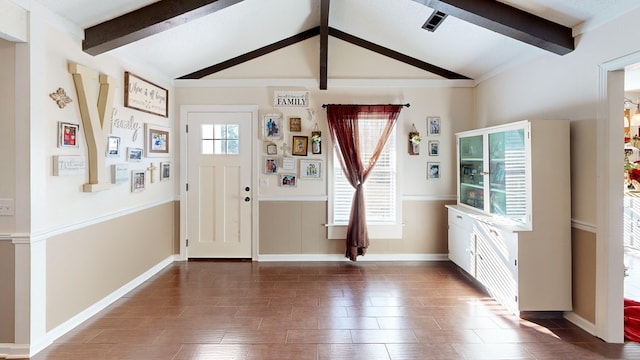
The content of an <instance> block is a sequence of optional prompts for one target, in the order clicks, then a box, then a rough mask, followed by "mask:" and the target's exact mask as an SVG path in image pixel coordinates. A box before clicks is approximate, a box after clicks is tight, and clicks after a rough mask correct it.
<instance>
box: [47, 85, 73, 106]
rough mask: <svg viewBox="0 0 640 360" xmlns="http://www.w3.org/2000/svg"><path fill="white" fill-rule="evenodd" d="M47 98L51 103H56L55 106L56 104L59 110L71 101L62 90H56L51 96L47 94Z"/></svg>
mask: <svg viewBox="0 0 640 360" xmlns="http://www.w3.org/2000/svg"><path fill="white" fill-rule="evenodd" d="M49 96H50V97H51V98H52V99H53V101H55V102H56V104H58V107H59V108H60V109H62V108H64V107H65V106H66V105H67V104H68V103H70V102H71V101H73V100H71V98H70V97H68V96H67V93H66V92H65V91H64V89H63V88H58V90H56V91H55V92H52V93H51V94H49Z"/></svg>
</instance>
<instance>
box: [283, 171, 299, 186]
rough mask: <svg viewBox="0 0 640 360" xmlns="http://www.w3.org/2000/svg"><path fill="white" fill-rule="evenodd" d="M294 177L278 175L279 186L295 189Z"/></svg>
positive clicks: (291, 175)
mask: <svg viewBox="0 0 640 360" xmlns="http://www.w3.org/2000/svg"><path fill="white" fill-rule="evenodd" d="M296 182H297V179H296V175H295V174H280V186H282V187H291V188H294V187H296Z"/></svg>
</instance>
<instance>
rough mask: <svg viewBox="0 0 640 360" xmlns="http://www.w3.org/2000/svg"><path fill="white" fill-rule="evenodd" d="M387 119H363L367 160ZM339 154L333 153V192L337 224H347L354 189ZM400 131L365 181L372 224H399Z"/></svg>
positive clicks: (393, 134)
mask: <svg viewBox="0 0 640 360" xmlns="http://www.w3.org/2000/svg"><path fill="white" fill-rule="evenodd" d="M384 123H385V122H384V121H379V120H377V121H376V120H360V121H359V130H360V145H361V153H362V154H363V159H369V158H370V156H371V154H372V153H373V151H374V149H375V146H376V144H377V142H378V138H379V135H378V134H380V131H379V130H378V129H377V128H378V127H379V126H382V125H384ZM337 156H338V154H337V153H336V151H334V154H333V189H332V191H331V201H332V204H331V205H332V206H331V207H332V214H330V218H331V220H332V224H333V225H347V224H348V223H349V214H350V212H351V201H352V199H353V193H354V189H353V187H351V185H350V184H349V182H348V181H347V179H346V178H345V177H344V174H343V172H342V168H341V166H340V160H339V159H338V158H337ZM396 170H397V162H396V131H395V128H394V130H393V131H392V132H391V135H390V136H389V139H388V140H387V143H386V145H385V147H384V150H383V151H382V154H380V157H379V158H378V161H377V163H376V165H375V167H374V168H373V170H372V171H371V173H370V174H369V177H368V178H367V181H366V182H365V184H364V195H365V206H366V209H367V223H368V224H370V225H395V224H397V222H398V221H397V219H398V214H397V206H398V205H397V187H396V186H397V185H396Z"/></svg>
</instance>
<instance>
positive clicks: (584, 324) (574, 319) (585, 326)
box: [564, 311, 596, 336]
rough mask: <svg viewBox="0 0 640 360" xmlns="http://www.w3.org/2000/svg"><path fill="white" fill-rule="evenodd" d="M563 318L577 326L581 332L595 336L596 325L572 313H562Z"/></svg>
mask: <svg viewBox="0 0 640 360" xmlns="http://www.w3.org/2000/svg"><path fill="white" fill-rule="evenodd" d="M564 318H565V319H567V320H568V321H569V322H571V323H573V324H574V325H576V326H578V327H579V328H581V329H582V330H584V331H586V332H588V333H589V334H591V335H593V336H595V334H596V325H595V324H594V323H592V322H590V321H588V320H586V319H585V318H583V317H582V316H580V315H578V314H576V313H574V312H573V311H567V312H565V313H564Z"/></svg>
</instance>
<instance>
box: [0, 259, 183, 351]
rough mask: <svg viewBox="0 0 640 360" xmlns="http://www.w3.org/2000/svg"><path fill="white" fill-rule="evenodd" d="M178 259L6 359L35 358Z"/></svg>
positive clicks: (160, 265)
mask: <svg viewBox="0 0 640 360" xmlns="http://www.w3.org/2000/svg"><path fill="white" fill-rule="evenodd" d="M177 258H178V255H171V256H169V257H167V258H166V259H164V260H162V261H160V262H159V263H158V264H156V265H155V266H153V267H152V268H150V269H149V270H147V271H145V272H144V273H142V274H140V275H139V276H138V277H136V278H135V279H133V280H131V281H130V282H128V283H127V284H125V285H123V286H122V287H120V288H119V289H117V290H116V291H114V292H112V293H111V294H109V295H107V296H106V297H104V298H103V299H102V300H100V301H98V302H97V303H95V304H93V305H91V306H90V307H88V308H87V309H85V310H84V311H82V312H80V313H78V314H77V315H76V316H74V317H72V318H71V319H69V320H67V321H65V322H64V323H62V324H60V325H58V326H56V327H55V328H54V329H53V330H51V331H49V332H48V333H47V335H46V336H45V338H44V339H41V341H38V343H37V344H30V345H29V346H26V347H25V346H23V345H15V346H16V347H19V349H21V350H22V351H23V353H22V354H19V355H15V357H6V359H12V358H13V359H19V358H28V357H30V356H33V355H35V354H37V353H38V352H40V351H42V350H44V349H45V348H46V347H47V346H49V345H51V344H53V342H54V341H55V340H56V339H58V338H60V337H61V336H63V335H64V334H66V333H68V332H69V331H71V330H73V329H74V328H75V327H76V326H78V325H80V324H82V323H83V322H84V321H86V320H88V319H89V318H91V317H92V316H93V315H95V314H97V313H99V312H100V311H102V310H104V309H105V308H107V307H108V306H109V305H111V304H112V303H113V302H115V301H116V300H118V299H120V298H121V297H123V296H124V295H126V294H127V293H128V292H130V291H131V290H133V289H135V288H136V287H137V286H139V285H140V284H142V283H143V282H145V281H147V280H149V279H150V278H151V277H152V276H154V275H155V274H157V273H158V272H160V270H162V269H164V268H165V267H166V266H167V265H169V264H171V263H173V262H174V261H176V260H177ZM9 345H11V344H9ZM2 353H4V351H3V347H2V345H0V358H2V356H1V355H2Z"/></svg>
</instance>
